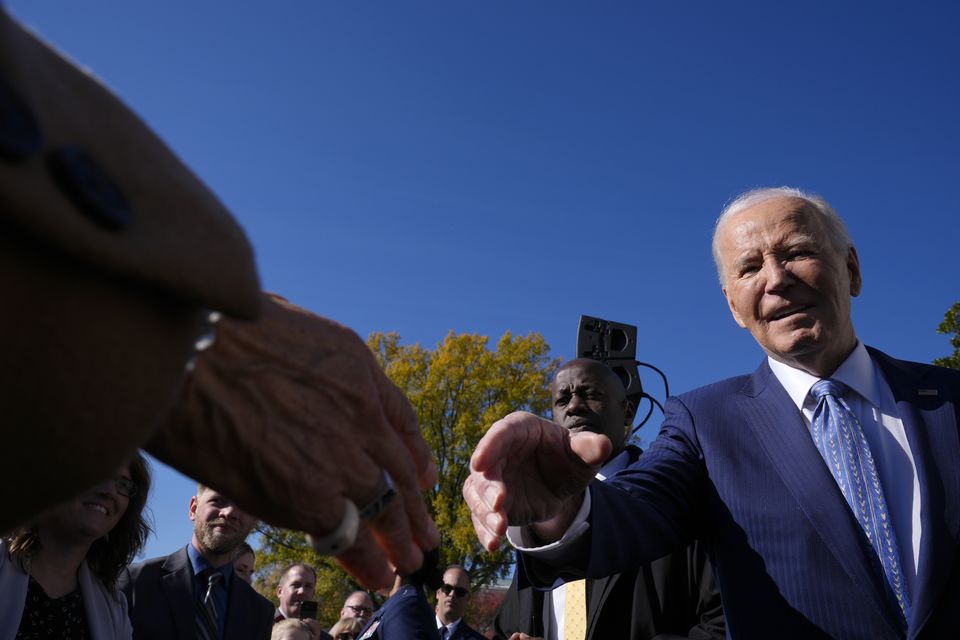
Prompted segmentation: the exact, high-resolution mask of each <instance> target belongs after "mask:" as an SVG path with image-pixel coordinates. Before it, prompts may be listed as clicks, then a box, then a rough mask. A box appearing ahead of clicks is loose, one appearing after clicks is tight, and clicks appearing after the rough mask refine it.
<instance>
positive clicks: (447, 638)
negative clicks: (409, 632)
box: [435, 564, 484, 640]
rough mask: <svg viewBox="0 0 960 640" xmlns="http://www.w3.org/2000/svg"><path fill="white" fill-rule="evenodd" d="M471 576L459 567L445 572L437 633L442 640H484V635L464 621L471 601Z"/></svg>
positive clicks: (438, 607)
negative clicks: (468, 603)
mask: <svg viewBox="0 0 960 640" xmlns="http://www.w3.org/2000/svg"><path fill="white" fill-rule="evenodd" d="M470 591H471V589H470V574H468V573H467V572H466V571H465V570H464V568H463V567H461V566H459V565H455V564H453V565H450V566H449V567H447V570H446V571H444V572H443V584H441V585H440V588H439V589H437V594H436V596H437V606H436V609H435V611H436V614H437V633H438V634H439V635H440V640H484V636H483V634H481V633H480V632H478V631H476V630H475V629H473V628H472V627H471V626H470V625H468V624H467V621H466V620H464V619H463V613H464V611H465V610H466V607H467V602H468V601H469V600H470Z"/></svg>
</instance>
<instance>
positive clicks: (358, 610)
mask: <svg viewBox="0 0 960 640" xmlns="http://www.w3.org/2000/svg"><path fill="white" fill-rule="evenodd" d="M343 608H344V609H350V610H351V611H353V612H354V613H355V614H357V615H358V616H360V615H370V614H371V613H373V609H371V608H370V607H361V606H358V605H355V604H348V605H344V607H343Z"/></svg>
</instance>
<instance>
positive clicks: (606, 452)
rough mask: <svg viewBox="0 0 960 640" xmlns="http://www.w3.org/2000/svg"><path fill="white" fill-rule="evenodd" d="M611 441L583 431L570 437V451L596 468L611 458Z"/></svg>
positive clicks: (602, 436)
mask: <svg viewBox="0 0 960 640" xmlns="http://www.w3.org/2000/svg"><path fill="white" fill-rule="evenodd" d="M612 447H613V445H612V444H611V443H610V439H609V438H607V437H606V436H604V435H600V434H598V433H590V432H588V431H581V432H580V433H576V434H573V435H572V436H571V437H570V449H571V450H573V452H574V453H575V454H577V456H579V457H580V459H581V460H582V461H583V462H585V463H586V464H588V465H590V466H592V467H596V466H598V465H601V464H603V462H604V460H606V459H607V458H608V457H609V456H610V450H611V449H612Z"/></svg>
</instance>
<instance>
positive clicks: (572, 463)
mask: <svg viewBox="0 0 960 640" xmlns="http://www.w3.org/2000/svg"><path fill="white" fill-rule="evenodd" d="M611 446H612V445H611V444H610V440H608V439H607V438H606V437H605V436H602V435H598V434H595V433H588V432H581V433H575V434H571V433H570V432H569V431H567V430H566V429H564V428H563V427H561V426H559V425H556V424H553V423H552V422H548V421H546V420H544V419H542V418H538V417H537V416H535V415H533V414H531V413H523V412H517V413H511V414H510V415H508V416H507V417H505V418H503V419H502V420H498V421H497V422H495V423H494V424H493V426H492V427H490V430H489V431H487V433H486V435H485V436H484V437H483V438H482V439H481V440H480V442H479V443H478V444H477V448H476V449H475V450H474V452H473V457H472V458H471V459H470V476H469V477H468V478H467V481H466V482H465V483H464V486H463V497H464V499H465V500H466V501H467V505H468V506H469V507H470V514H471V517H472V519H473V527H474V529H476V531H477V537H478V538H479V539H480V543H481V544H482V545H483V546H484V547H485V548H486V549H487V550H488V551H493V550H494V549H496V548H497V547H499V546H500V538H501V537H502V536H503V535H504V534H505V533H506V530H507V526H508V525H520V526H524V525H530V526H532V529H533V532H534V534H535V535H536V536H537V537H538V538H540V540H541V541H542V542H545V543H546V542H552V541H554V540H557V539H559V538H560V537H561V536H562V535H563V533H564V531H566V530H567V528H569V525H570V523H571V522H572V520H573V518H574V516H575V515H576V513H577V511H578V510H579V508H580V506H581V504H582V502H583V493H584V490H585V489H586V487H587V485H589V484H590V482H591V481H592V480H593V478H594V476H595V474H596V472H597V469H598V468H599V467H600V465H601V464H602V463H603V461H604V460H606V459H607V456H608V455H609V454H610V449H611Z"/></svg>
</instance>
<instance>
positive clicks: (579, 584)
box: [563, 580, 587, 640]
mask: <svg viewBox="0 0 960 640" xmlns="http://www.w3.org/2000/svg"><path fill="white" fill-rule="evenodd" d="M566 586H567V591H566V595H565V596H564V598H563V600H564V603H563V640H584V638H586V637H587V581H586V580H576V581H574V582H568V583H567V585H566Z"/></svg>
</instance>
